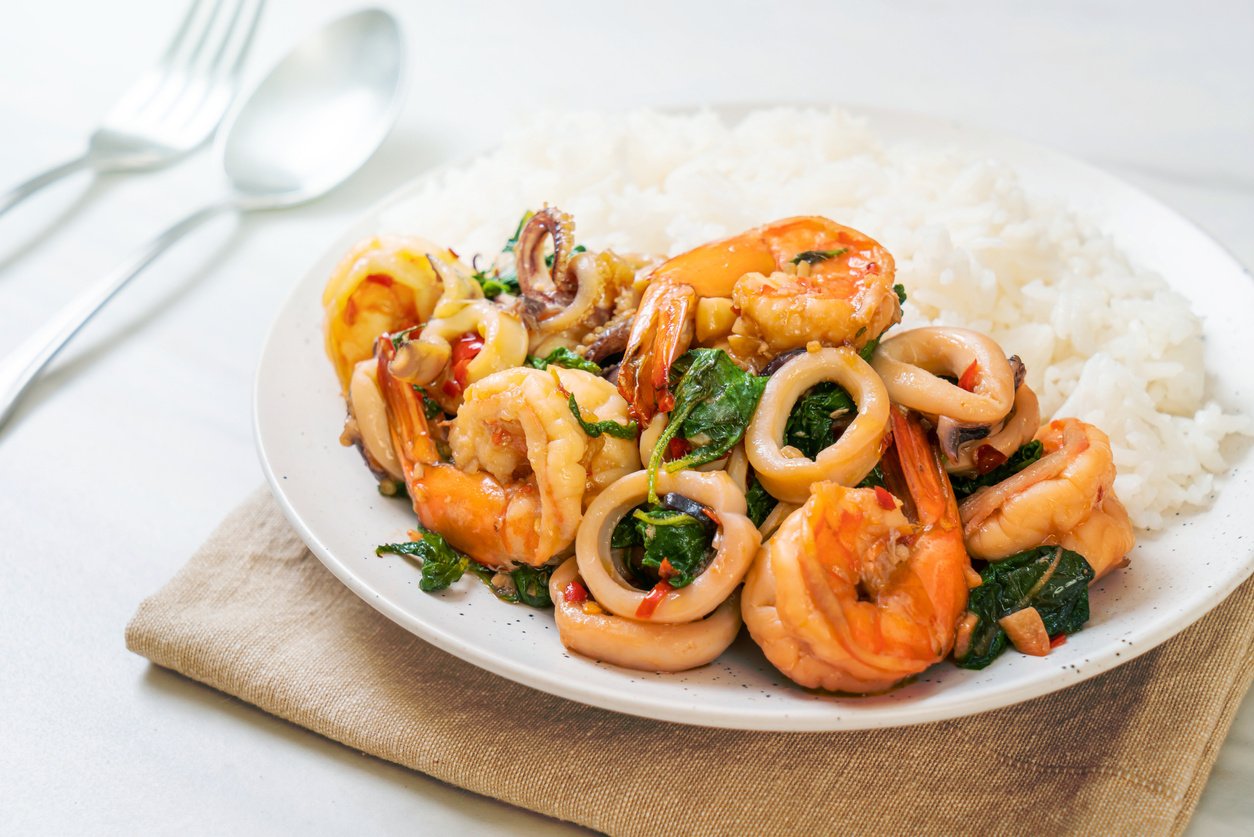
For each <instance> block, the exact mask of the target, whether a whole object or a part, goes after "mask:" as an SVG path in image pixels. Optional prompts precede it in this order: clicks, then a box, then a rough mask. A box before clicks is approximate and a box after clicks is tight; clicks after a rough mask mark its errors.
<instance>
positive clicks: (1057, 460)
mask: <svg viewBox="0 0 1254 837" xmlns="http://www.w3.org/2000/svg"><path fill="white" fill-rule="evenodd" d="M1036 438H1037V439H1038V440H1040V442H1041V443H1042V444H1043V445H1044V448H1045V455H1044V456H1042V457H1041V458H1040V459H1038V460H1037V461H1036V462H1034V463H1032V464H1031V465H1029V466H1028V467H1027V468H1024V469H1023V470H1022V471H1020V472H1019V473H1017V474H1015V475H1014V476H1012V477H1009V478H1008V479H1005V480H1003V481H1002V482H1000V483H998V484H997V485H993V486H989V487H987V488H982V489H980V490H979V491H977V492H976V493H975V494H972V495H971V496H970V497H968V498H967V499H966V500H964V501H963V503H962V508H961V512H962V521H963V534H964V537H965V539H966V543H967V549H968V550H970V552H971V555H973V556H974V557H976V558H983V559H985V560H989V561H996V560H999V559H1001V558H1008V557H1010V556H1011V555H1015V554H1017V553H1019V552H1022V551H1024V550H1026V549H1031V548H1032V547H1035V546H1041V545H1043V544H1058V545H1060V546H1062V547H1064V548H1066V549H1070V550H1072V551H1074V552H1078V553H1080V554H1081V555H1083V556H1084V557H1085V559H1086V560H1087V561H1088V562H1089V564H1090V566H1092V567H1093V572H1094V574H1095V575H1096V577H1097V578H1101V577H1102V576H1103V575H1104V574H1106V573H1108V572H1110V571H1111V570H1112V569H1115V568H1116V567H1118V566H1121V565H1122V563H1123V561H1124V559H1125V557H1126V556H1127V554H1128V552H1130V551H1131V550H1132V547H1133V546H1134V545H1135V544H1136V537H1135V535H1134V534H1133V531H1132V522H1131V521H1130V520H1129V519H1128V512H1127V510H1126V509H1124V507H1123V504H1122V503H1121V502H1120V501H1119V498H1118V497H1116V496H1115V491H1114V481H1115V463H1114V459H1113V457H1112V455H1111V452H1110V440H1109V439H1108V438H1107V436H1106V434H1105V433H1103V432H1102V431H1101V430H1098V429H1097V428H1096V427H1094V426H1093V425H1091V424H1086V423H1085V422H1082V421H1080V420H1079V419H1073V418H1064V419H1057V420H1055V421H1051V422H1050V423H1049V424H1047V425H1045V426H1044V427H1042V428H1041V429H1040V432H1038V433H1037V434H1036Z"/></svg>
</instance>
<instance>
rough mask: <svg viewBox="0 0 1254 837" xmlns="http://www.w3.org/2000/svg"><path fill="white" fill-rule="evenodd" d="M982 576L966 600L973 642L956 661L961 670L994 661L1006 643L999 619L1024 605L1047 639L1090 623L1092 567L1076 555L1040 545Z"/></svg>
mask: <svg viewBox="0 0 1254 837" xmlns="http://www.w3.org/2000/svg"><path fill="white" fill-rule="evenodd" d="M980 578H981V579H982V580H983V583H982V584H980V586H979V587H976V588H975V589H974V590H972V591H971V595H970V598H969V599H968V601H967V610H968V611H969V612H970V613H973V614H975V617H976V623H975V627H974V629H973V630H972V631H971V642H970V643H969V645H968V647H967V650H966V654H965V656H963V657H962V658H956V660H955V661H956V662H957V664H958V665H959V666H961V667H962V668H970V669H981V668H984V667H985V666H987V665H988V664H989V663H991V662H992V661H993V660H994V659H996V658H997V655H999V654H1001V652H1002V651H1004V650H1005V648H1006V645H1007V644H1008V643H1009V638H1008V637H1007V636H1006V632H1005V630H1003V629H1002V627H1001V625H1000V624H998V620H999V619H1001V618H1002V617H1004V616H1009V615H1010V614H1011V613H1014V612H1016V611H1018V610H1022V609H1023V608H1025V607H1034V608H1036V610H1037V612H1038V613H1039V614H1040V615H1041V621H1042V622H1044V623H1045V631H1046V633H1048V634H1049V636H1050V638H1053V637H1056V636H1058V635H1059V634H1070V633H1074V632H1075V631H1078V630H1080V628H1081V627H1083V625H1084V623H1085V622H1087V621H1088V619H1089V582H1090V581H1092V580H1093V568H1092V567H1090V566H1089V563H1088V561H1086V560H1085V559H1084V556H1083V555H1081V554H1080V553H1078V552H1072V551H1071V550H1069V549H1063V548H1062V547H1060V546H1038V547H1036V548H1035V549H1029V550H1028V551H1027V552H1020V553H1019V554H1018V555H1012V556H1011V557H1009V558H1006V559H1005V560H1002V561H994V562H993V563H990V564H989V565H988V567H987V568H985V570H984V572H982V573H980Z"/></svg>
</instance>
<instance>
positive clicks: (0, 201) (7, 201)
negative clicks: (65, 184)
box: [0, 151, 91, 215]
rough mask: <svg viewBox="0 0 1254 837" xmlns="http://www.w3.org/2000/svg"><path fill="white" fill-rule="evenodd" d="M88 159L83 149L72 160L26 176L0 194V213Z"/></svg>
mask: <svg viewBox="0 0 1254 837" xmlns="http://www.w3.org/2000/svg"><path fill="white" fill-rule="evenodd" d="M90 159H91V158H90V155H89V154H88V153H87V152H86V151H84V152H83V153H82V154H80V155H79V156H77V157H75V158H74V159H73V160H67V161H65V162H64V163H60V164H59V165H55V166H53V167H52V168H50V169H48V170H46V171H42V172H40V173H39V174H37V175H35V176H34V177H30V178H27V179H26V180H25V181H23V182H21V183H19V184H17V185H16V186H14V187H13V188H12V189H9V191H7V192H5V193H4V194H0V215H3V214H4V213H6V212H8V211H9V210H10V209H12V208H13V207H15V206H17V205H18V204H19V203H21V202H22V201H24V200H26V199H27V198H29V197H30V196H31V195H33V194H35V193H36V192H38V191H39V190H40V189H42V188H44V187H45V186H47V185H49V184H51V183H55V182H57V181H58V180H60V179H61V178H63V177H65V176H66V175H67V174H73V173H74V172H76V171H78V170H79V169H81V168H84V167H86V166H87V164H88V162H89V161H90Z"/></svg>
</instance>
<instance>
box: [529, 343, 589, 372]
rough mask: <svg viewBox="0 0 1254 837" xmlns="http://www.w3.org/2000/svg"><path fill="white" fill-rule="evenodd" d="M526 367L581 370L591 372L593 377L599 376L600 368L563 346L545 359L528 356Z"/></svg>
mask: <svg viewBox="0 0 1254 837" xmlns="http://www.w3.org/2000/svg"><path fill="white" fill-rule="evenodd" d="M527 365H528V366H532V367H534V368H536V369H548V368H549V367H550V366H564V367H566V368H567V369H582V370H583V371H584V372H591V373H592V374H593V375H600V374H601V367H600V366H598V365H597V364H595V363H593V362H592V361H590V360H588V359H587V358H585V357H584V356H583V355H581V354H579V353H578V352H575V351H572V350H570V349H568V348H566V347H565V346H562V347H560V348H557V349H554V350H553V351H551V352H549V353H548V355H546V356H545V357H536V356H535V355H528V356H527Z"/></svg>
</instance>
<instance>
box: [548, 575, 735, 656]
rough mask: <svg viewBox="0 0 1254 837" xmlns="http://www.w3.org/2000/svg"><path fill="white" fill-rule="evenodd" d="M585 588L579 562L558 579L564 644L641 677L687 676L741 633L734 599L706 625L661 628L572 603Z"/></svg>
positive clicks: (556, 607)
mask: <svg viewBox="0 0 1254 837" xmlns="http://www.w3.org/2000/svg"><path fill="white" fill-rule="evenodd" d="M580 583H581V580H580V578H579V567H578V562H577V561H576V560H575V559H574V558H571V559H569V560H567V561H566V563H564V564H562V565H561V566H560V567H558V568H557V570H556V572H554V573H553V575H552V577H551V578H550V579H549V595H550V596H551V597H552V599H553V619H554V621H555V622H556V623H557V631H558V636H560V637H561V640H562V644H563V645H565V646H566V647H567V648H569V649H570V650H572V651H574V652H575V653H577V654H582V655H584V656H585V657H591V658H592V659H594V660H603V661H605V662H607V663H613V664H615V665H619V666H623V667H624V668H632V669H638V670H641V671H684V670H686V669H690V668H696V667H697V666H701V665H705V664H706V663H708V662H710V661H711V660H713V659H714V658H715V657H717V656H718V655H719V654H722V653H723V651H725V650H726V649H727V646H729V645H731V644H732V641H733V640H735V639H736V634H737V633H739V632H740V596H739V595H738V594H735V593H733V594H732V595H731V596H730V597H729V598H728V599H727V600H726V601H724V602H723V603H722V604H721V605H719V606H718V607H717V608H716V609H715V610H714V612H713V613H711V614H710V615H709V616H707V617H706V618H704V619H698V620H696V621H693V622H684V623H680V624H662V623H657V622H639V621H637V620H635V619H627V618H624V617H622V616H616V615H614V614H612V613H608V612H606V611H605V610H604V609H603V608H601V607H600V606H599V605H597V604H596V602H594V601H591V600H584V601H574V600H572V598H574V597H571V598H568V597H567V595H566V593H567V590H569V589H571V585H572V584H580ZM581 592H582V591H581Z"/></svg>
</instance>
